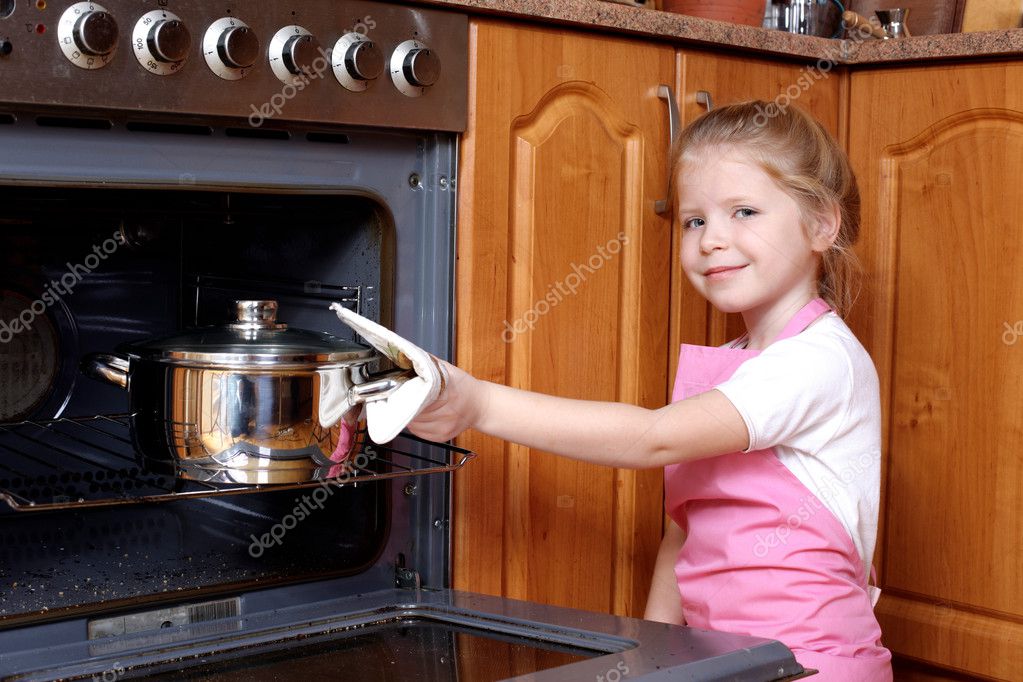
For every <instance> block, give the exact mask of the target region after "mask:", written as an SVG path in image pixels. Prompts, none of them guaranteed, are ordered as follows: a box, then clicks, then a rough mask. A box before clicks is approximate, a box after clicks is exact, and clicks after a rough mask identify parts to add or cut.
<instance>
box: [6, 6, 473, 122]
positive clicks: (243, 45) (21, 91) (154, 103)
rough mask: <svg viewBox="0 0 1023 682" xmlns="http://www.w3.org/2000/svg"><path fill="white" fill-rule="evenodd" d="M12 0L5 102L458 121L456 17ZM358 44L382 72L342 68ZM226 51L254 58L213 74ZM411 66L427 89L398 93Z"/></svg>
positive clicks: (462, 33)
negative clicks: (298, 41) (297, 42)
mask: <svg viewBox="0 0 1023 682" xmlns="http://www.w3.org/2000/svg"><path fill="white" fill-rule="evenodd" d="M7 5H11V6H13V7H14V11H13V13H12V14H10V15H9V16H7V17H6V18H0V38H2V39H3V41H4V45H6V46H7V48H9V50H10V52H9V54H6V55H5V56H2V57H0V65H2V68H3V73H4V95H3V100H4V102H6V103H9V104H24V105H29V106H32V107H36V108H38V107H40V106H51V105H52V106H59V107H75V108H77V109H82V108H88V109H92V108H97V109H104V110H122V111H129V112H139V113H142V112H162V113H171V114H177V115H191V116H196V115H199V116H202V117H203V118H206V117H209V116H226V117H231V118H235V119H243V120H245V121H246V123H247V124H248V125H251V126H253V127H254V128H263V127H268V128H274V127H279V125H278V124H280V123H281V122H285V121H307V122H316V123H320V124H330V123H341V122H343V123H345V124H348V125H353V124H354V125H373V126H384V127H397V128H417V129H424V130H434V131H437V130H444V131H460V130H464V129H465V122H466V109H467V106H468V103H467V102H468V100H467V96H466V80H465V76H464V74H465V72H466V69H467V59H468V58H467V54H468V52H467V49H466V44H467V40H468V28H467V26H468V22H467V19H466V17H465V16H464V15H458V14H453V13H447V12H443V11H437V10H429V9H422V8H417V7H409V6H402V5H399V4H384V3H377V2H365V1H362V0H349V1H346V2H341V3H339V2H332V1H330V0H303V1H302V2H297V3H296V2H284V1H282V0H260V2H258V3H253V2H238V1H229V2H224V3H213V2H208V1H207V0H169V1H168V0H144V1H142V2H139V1H138V0H96V1H95V2H73V1H68V0H64V1H54V0H49V1H48V2H45V3H36V2H17V3H14V2H11V3H3V5H0V13H2V11H3V8H4V7H5V6H7ZM169 21H173V22H175V23H174V24H173V26H171V25H169V23H168V22H169ZM161 28H162V29H163V35H160V29H161ZM168 29H173V32H172V31H171V30H168ZM240 29H244V31H245V32H246V34H247V35H245V36H244V37H243V36H241V35H239V33H238V32H237V31H238V30H240ZM232 32H234V33H233V34H232ZM299 34H302V35H305V34H308V38H306V40H305V42H304V43H303V44H302V45H301V47H300V48H296V47H295V46H294V45H288V39H291V38H295V37H299ZM225 36H226V37H225ZM352 36H358V37H357V38H353V37H352ZM275 37H276V41H275ZM160 39H162V42H163V43H164V44H166V45H167V47H163V46H161V45H160V44H159V43H158V42H154V41H157V40H160ZM229 40H233V41H234V42H230V43H229V42H226V41H229ZM342 40H344V41H345V42H342V43H341V45H340V46H339V45H338V42H339V41H342ZM353 40H360V41H368V42H369V43H370V45H372V47H370V48H366V47H365V46H364V47H363V49H362V54H361V55H354V57H355V58H356V59H358V58H361V60H362V61H361V62H359V64H358V66H357V70H359V69H361V71H360V73H361V74H362V75H364V76H370V75H373V74H377V73H378V74H379V75H376V76H375V77H374V78H372V79H368V80H359V79H355V80H354V81H352V80H351V79H348V78H347V77H346V76H345V74H346V73H347V69H348V68H350V63H351V62H352V58H353V55H352V54H350V53H351V43H352V41H353ZM409 41H412V42H413V43H414V44H415V47H412V46H411V45H409ZM225 46H227V47H226V48H225ZM90 48H91V51H92V52H94V53H97V54H89V50H90ZM161 48H162V49H161ZM232 48H233V51H232ZM410 48H411V49H413V50H416V49H418V50H427V53H411V54H410V53H409V49H410ZM225 49H226V50H227V51H226V52H225ZM296 49H297V50H298V52H296ZM172 50H173V52H174V53H173V54H170V53H171V52H172ZM151 54H155V55H158V56H157V57H155V58H152V59H151V58H150V57H149V56H148V55H151ZM403 54H406V55H407V56H406V59H404V60H402V59H399V58H400V57H401V56H402V55H403ZM159 56H163V57H165V58H166V57H174V58H175V60H174V61H162V60H161V59H160V58H159ZM140 57H142V59H140ZM416 57H418V58H419V61H418V62H417V64H411V65H410V64H406V62H407V61H409V59H413V60H414V59H415V58H416ZM225 58H226V59H227V60H228V61H229V62H230V63H231V64H249V63H250V61H251V65H249V66H246V67H245V68H231V67H230V65H228V68H226V69H225V68H221V66H218V65H223V59H225ZM232 60H235V61H232ZM295 60H297V61H295ZM346 60H347V62H348V63H349V64H348V65H346ZM211 62H212V66H211ZM284 64H288V65H291V66H292V67H293V68H300V70H301V73H299V74H293V73H291V72H290V71H288V70H287V69H286V68H285V70H284V73H285V74H286V75H285V77H284V79H282V77H279V75H278V72H281V67H282V65H284ZM335 67H337V68H335ZM410 68H411V71H412V74H413V76H414V77H415V76H416V74H417V73H418V79H420V80H421V81H423V82H426V81H430V83H431V84H430V85H428V86H423V87H412V88H411V89H408V88H406V90H405V92H403V91H402V90H401V89H399V86H402V84H403V83H404V81H403V80H402V79H403V78H407V75H406V73H405V72H406V71H408V70H409V69H410ZM335 71H338V72H339V73H341V74H342V76H341V78H342V80H345V82H346V83H349V85H353V87H354V88H355V89H349V88H346V87H345V86H344V85H343V84H342V82H341V80H339V78H338V76H337V75H336V74H335ZM218 73H220V74H222V75H223V76H226V78H225V77H222V76H221V75H218ZM396 79H397V80H396ZM396 83H397V84H396Z"/></svg>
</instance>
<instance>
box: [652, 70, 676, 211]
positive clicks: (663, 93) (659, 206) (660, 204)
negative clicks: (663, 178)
mask: <svg viewBox="0 0 1023 682" xmlns="http://www.w3.org/2000/svg"><path fill="white" fill-rule="evenodd" d="M657 96H658V97H660V98H661V99H663V100H664V101H665V102H666V103H667V104H668V186H669V187H670V186H671V152H672V150H673V149H674V147H675V140H676V138H678V133H679V130H680V129H681V127H682V125H681V122H680V119H679V115H678V102H676V101H675V93H673V92H672V91H671V86H670V85H659V86H658V87H657ZM669 210H670V209H669V207H668V200H667V199H658V200H657V201H655V202H654V211H656V212H657V213H658V214H659V215H664V214H665V213H668V212H669Z"/></svg>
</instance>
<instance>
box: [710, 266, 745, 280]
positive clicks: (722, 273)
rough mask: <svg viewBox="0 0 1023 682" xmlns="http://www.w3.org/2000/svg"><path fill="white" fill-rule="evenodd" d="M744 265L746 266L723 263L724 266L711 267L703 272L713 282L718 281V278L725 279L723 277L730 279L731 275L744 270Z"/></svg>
mask: <svg viewBox="0 0 1023 682" xmlns="http://www.w3.org/2000/svg"><path fill="white" fill-rule="evenodd" d="M744 267H746V266H745V265H722V266H718V267H716V268H710V269H709V270H707V271H705V272H704V273H703V276H704V277H706V278H707V279H709V280H711V281H712V282H713V281H718V280H723V279H728V278H729V277H731V276H732V275H734V274H735V273H737V272H739V271H740V270H742V269H743V268H744Z"/></svg>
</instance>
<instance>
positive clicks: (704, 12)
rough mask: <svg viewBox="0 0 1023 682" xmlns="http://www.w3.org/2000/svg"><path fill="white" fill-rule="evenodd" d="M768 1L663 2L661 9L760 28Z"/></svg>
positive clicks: (684, 0)
mask: <svg viewBox="0 0 1023 682" xmlns="http://www.w3.org/2000/svg"><path fill="white" fill-rule="evenodd" d="M766 6H767V2H766V0H714V1H713V2H707V0H662V2H661V9H663V10H664V11H666V12H677V13H678V14H686V15H688V16H691V17H699V18H701V19H714V20H716V21H727V22H730V23H733V24H745V25H747V26H760V25H762V24H763V21H764V11H765V10H766Z"/></svg>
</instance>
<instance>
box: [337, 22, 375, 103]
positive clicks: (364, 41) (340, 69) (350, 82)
mask: <svg viewBox="0 0 1023 682" xmlns="http://www.w3.org/2000/svg"><path fill="white" fill-rule="evenodd" d="M331 54H332V56H333V64H332V65H331V66H332V67H333V68H334V77H335V78H337V82H338V83H340V84H341V85H343V86H345V87H346V88H348V89H349V90H351V91H353V92H362V91H363V90H365V89H366V88H368V87H369V83H370V81H372V80H374V79H375V78H377V77H378V76H379V75H380V74H381V73H383V70H384V53H383V52H381V51H380V48H379V47H378V46H377V44H376V43H374V42H373V41H372V40H370V39H369V38H367V37H366V36H364V35H363V34H361V33H346V34H345V35H343V36H341V38H340V39H338V41H337V42H336V43H334V50H333V52H332V53H331Z"/></svg>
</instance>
